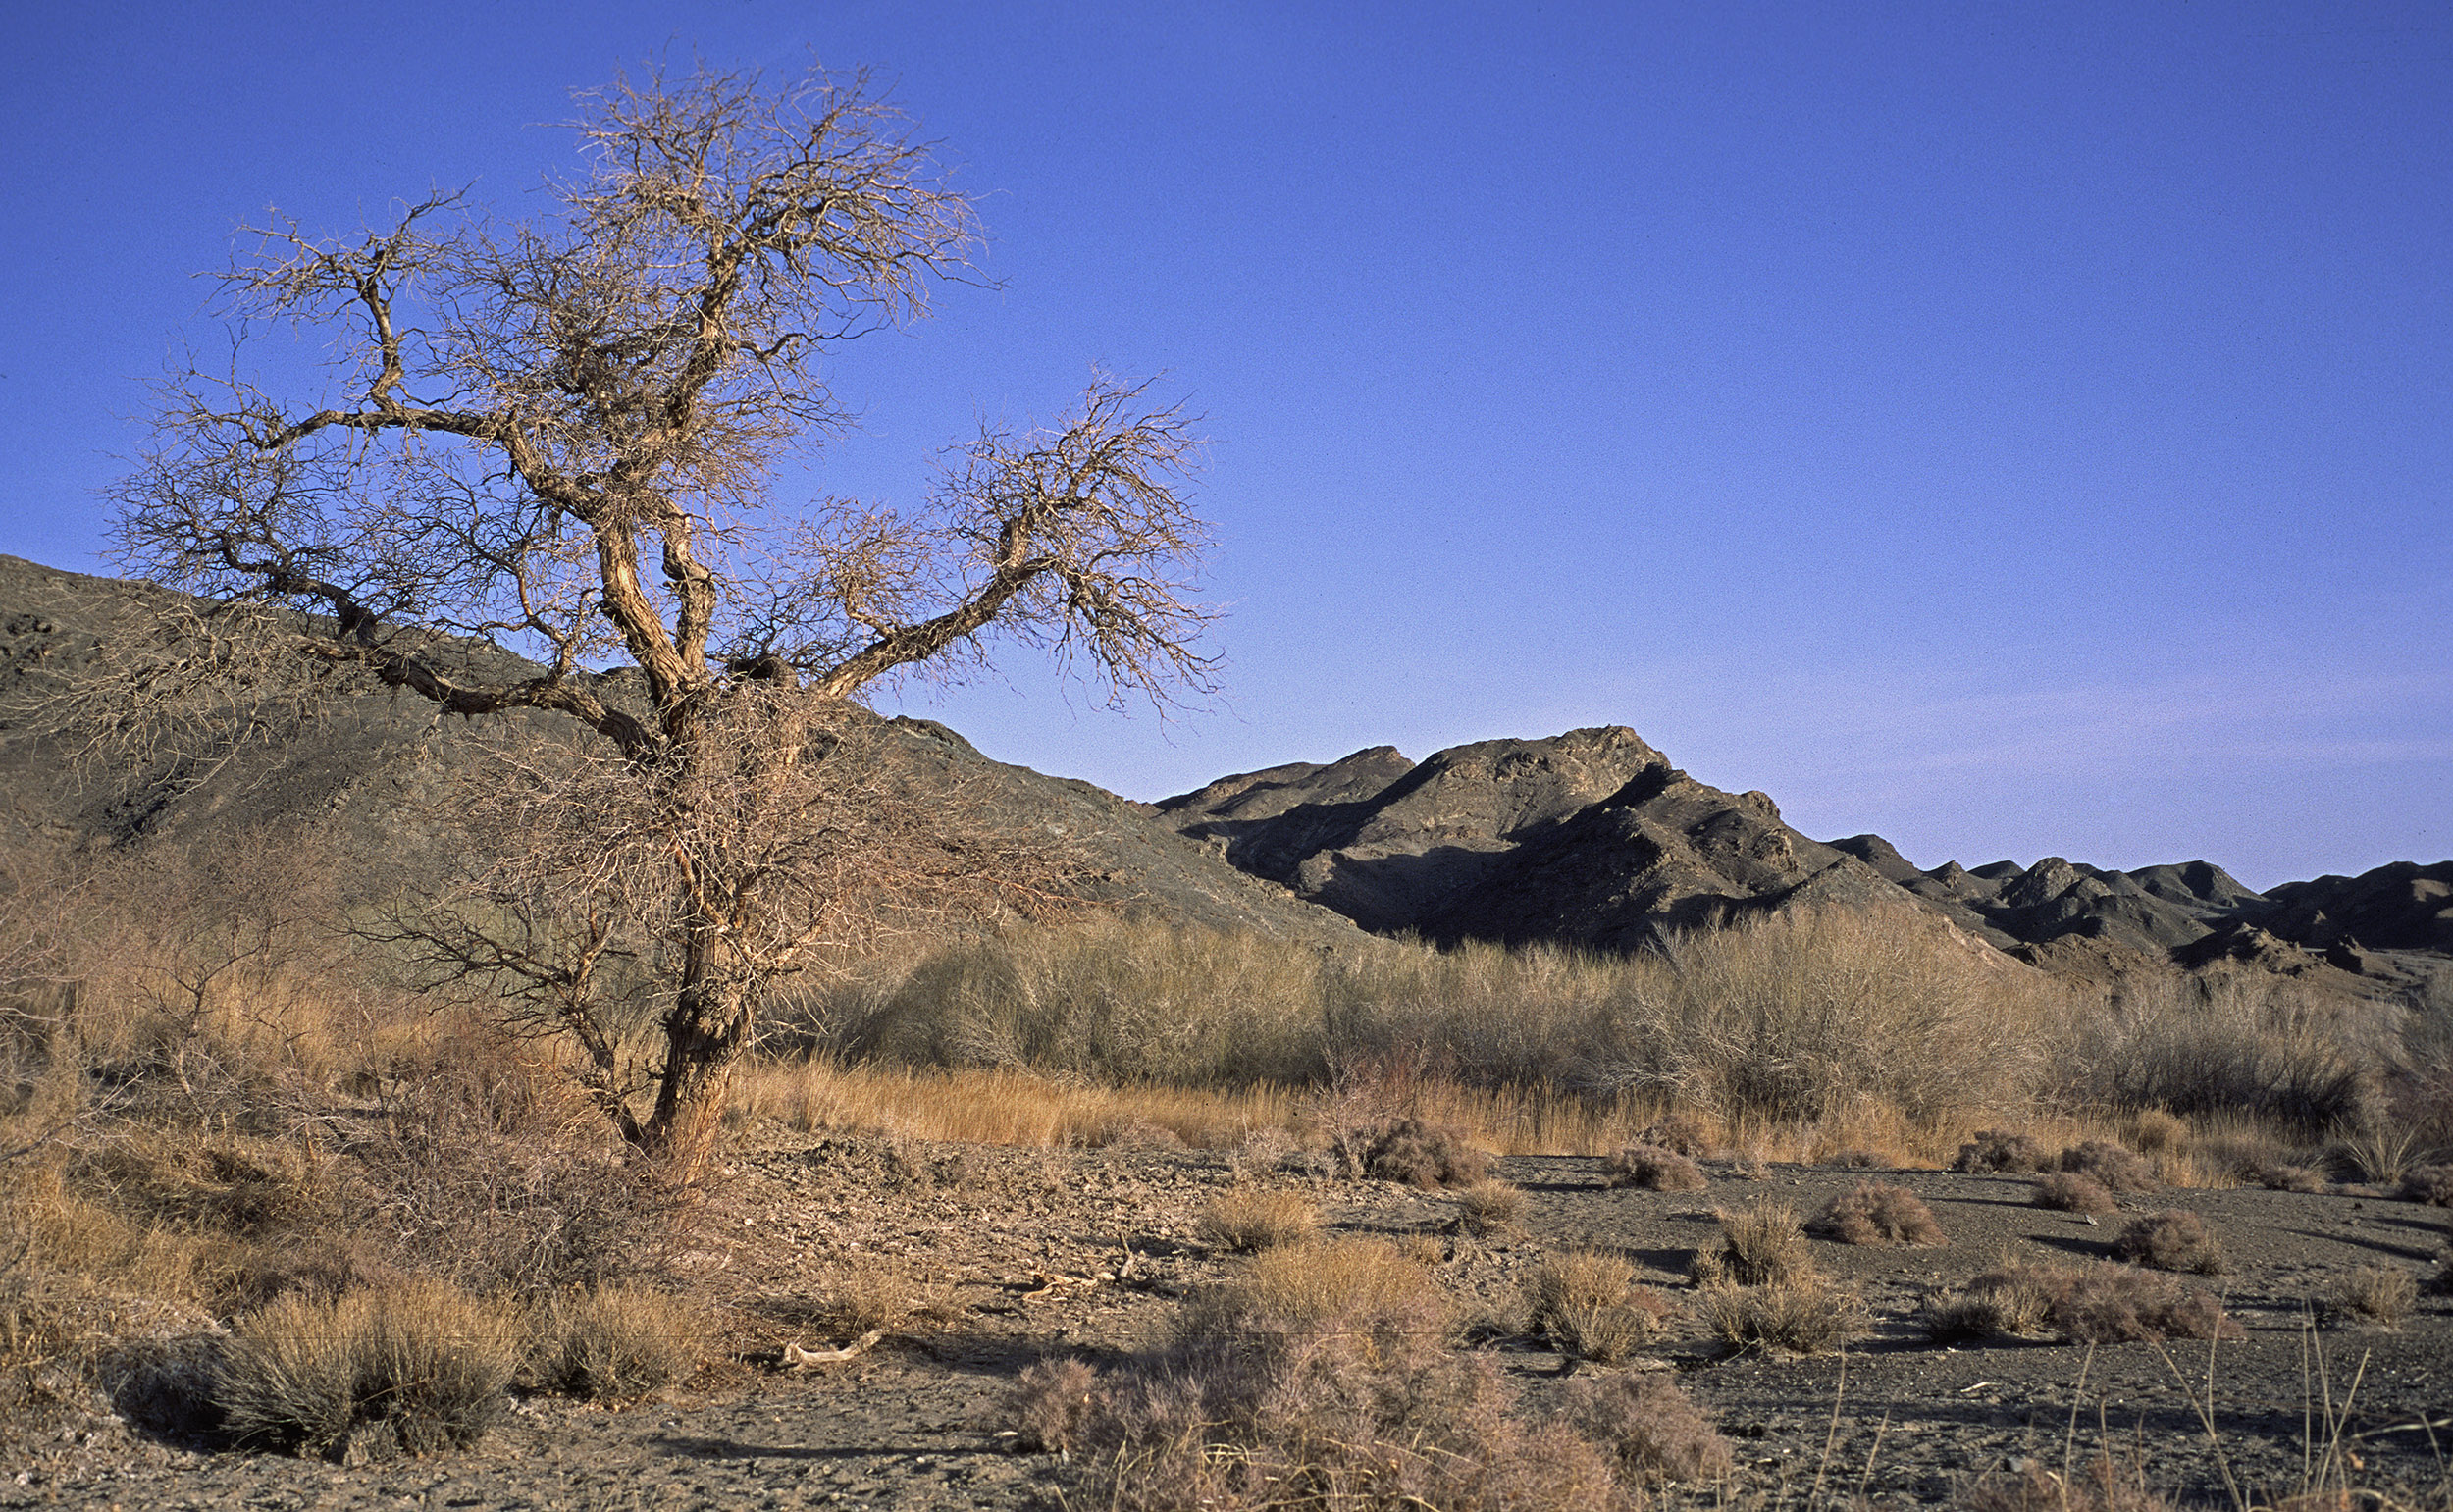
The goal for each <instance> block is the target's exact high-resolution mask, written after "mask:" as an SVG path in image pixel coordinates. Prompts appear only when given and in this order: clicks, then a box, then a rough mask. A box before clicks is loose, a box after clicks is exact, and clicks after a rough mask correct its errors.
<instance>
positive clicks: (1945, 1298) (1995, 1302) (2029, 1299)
mask: <svg viewBox="0 0 2453 1512" xmlns="http://www.w3.org/2000/svg"><path fill="white" fill-rule="evenodd" d="M2053 1295H2054V1287H2053V1280H2052V1277H2049V1276H2048V1275H2047V1274H2046V1273H2044V1272H2041V1271H2039V1270H2037V1269H2036V1268H2035V1267H2033V1266H2005V1267H2003V1268H2002V1269H2001V1270H1998V1271H1988V1272H1986V1273H1984V1274H1983V1275H1981V1276H1978V1277H1975V1278H1974V1279H1973V1280H1971V1281H1969V1282H1968V1283H1967V1284H1966V1286H1964V1287H1947V1288H1945V1289H1943V1290H1941V1291H1937V1292H1934V1293H1932V1294H1931V1295H1929V1296H1927V1297H1926V1298H1925V1302H1924V1306H1923V1308H1922V1310H1921V1313H1920V1318H1921V1321H1922V1322H1923V1324H1924V1326H1925V1332H1926V1335H1927V1336H1928V1337H1930V1338H1931V1339H1932V1340H1933V1341H1934V1342H1935V1343H1937V1344H1956V1343H1958V1342H1959V1341H1961V1340H1963V1339H1974V1338H2000V1337H2009V1338H2027V1337H2032V1336H2033V1335H2036V1334H2039V1333H2042V1332H2044V1331H2045V1330H2046V1328H2047V1327H2049V1326H2050V1323H2051V1320H2052V1313H2053Z"/></svg>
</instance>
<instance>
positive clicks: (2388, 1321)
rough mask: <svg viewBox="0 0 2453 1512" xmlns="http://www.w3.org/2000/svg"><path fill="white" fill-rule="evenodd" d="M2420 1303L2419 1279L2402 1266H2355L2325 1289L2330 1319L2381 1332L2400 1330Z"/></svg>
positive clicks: (2326, 1306)
mask: <svg viewBox="0 0 2453 1512" xmlns="http://www.w3.org/2000/svg"><path fill="white" fill-rule="evenodd" d="M2418 1301H2419V1277H2416V1276H2414V1275H2412V1274H2411V1273H2410V1272H2408V1271H2405V1270H2403V1269H2402V1268H2401V1267H2400V1266H2354V1267H2352V1268H2351V1270H2350V1271H2348V1272H2347V1273H2345V1274H2344V1275H2342V1276H2340V1277H2336V1278H2335V1279H2334V1282H2333V1284H2332V1285H2331V1286H2329V1287H2327V1288H2326V1289H2325V1293H2324V1296H2323V1306H2324V1310H2325V1312H2326V1313H2327V1315H2328V1316H2330V1317H2334V1318H2338V1319H2342V1320H2345V1321H2347V1322H2353V1323H2362V1324H2369V1325H2372V1326H2374V1327H2376V1328H2380V1329H2390V1328H2395V1327H2398V1326H2399V1325H2400V1324H2401V1322H2402V1320H2403V1319H2405V1318H2408V1317H2409V1316H2410V1314H2411V1308H2412V1307H2413V1306H2415V1305H2416V1304H2417V1303H2418Z"/></svg>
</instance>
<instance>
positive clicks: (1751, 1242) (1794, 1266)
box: [1696, 1198, 1814, 1286]
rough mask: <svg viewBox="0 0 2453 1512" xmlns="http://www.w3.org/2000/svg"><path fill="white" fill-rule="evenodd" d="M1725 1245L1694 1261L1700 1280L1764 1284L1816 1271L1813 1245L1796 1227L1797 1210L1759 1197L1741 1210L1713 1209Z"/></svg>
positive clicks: (1803, 1232)
mask: <svg viewBox="0 0 2453 1512" xmlns="http://www.w3.org/2000/svg"><path fill="white" fill-rule="evenodd" d="M1712 1216H1713V1217H1714V1218H1716V1219H1718V1220H1720V1230H1721V1247H1720V1249H1719V1250H1718V1251H1717V1252H1712V1251H1706V1252H1705V1253H1703V1254H1701V1255H1699V1256H1697V1257H1696V1278H1697V1279H1698V1280H1705V1281H1711V1280H1723V1279H1725V1280H1730V1281H1735V1282H1736V1283H1737V1284H1739V1285H1741V1286H1761V1285H1766V1284H1768V1283H1770V1282H1773V1281H1785V1280H1789V1279H1792V1278H1794V1277H1806V1276H1811V1275H1813V1274H1814V1251H1813V1247H1812V1246H1811V1245H1809V1244H1808V1243H1807V1242H1806V1238H1805V1230H1804V1229H1802V1228H1801V1227H1800V1226H1799V1225H1798V1213H1797V1209H1795V1208H1792V1207H1790V1206H1789V1205H1788V1204H1786V1203H1782V1202H1773V1201H1771V1200H1770V1199H1768V1198H1766V1199H1761V1200H1758V1201H1756V1202H1755V1203H1753V1204H1752V1205H1750V1206H1748V1207H1747V1208H1744V1209H1741V1210H1740V1211H1738V1212H1734V1213H1733V1212H1730V1211H1729V1210H1727V1209H1725V1208H1714V1209H1713V1210H1712Z"/></svg>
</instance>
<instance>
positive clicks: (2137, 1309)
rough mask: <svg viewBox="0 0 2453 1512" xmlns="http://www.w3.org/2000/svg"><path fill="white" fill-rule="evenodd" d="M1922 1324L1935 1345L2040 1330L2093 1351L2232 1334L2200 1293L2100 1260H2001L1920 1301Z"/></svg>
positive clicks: (2025, 1334)
mask: <svg viewBox="0 0 2453 1512" xmlns="http://www.w3.org/2000/svg"><path fill="white" fill-rule="evenodd" d="M1921 1318H1922V1321H1923V1323H1924V1326H1925V1331H1926V1333H1927V1334H1928V1335H1929V1336H1931V1337H1932V1338H1933V1339H1934V1341H1935V1342H1937V1343H1956V1342H1957V1341H1959V1340H1962V1339H1970V1338H1988V1337H2010V1338H2033V1337H2036V1336H2038V1335H2040V1334H2043V1333H2045V1332H2047V1331H2051V1332H2055V1333H2059V1334H2060V1335H2062V1337H2064V1338H2067V1339H2070V1340H2072V1341H2074V1342H2078V1343H2096V1344H2109V1343H2122V1342H2133V1341H2134V1342H2146V1343H2153V1342H2156V1341H2159V1340H2162V1339H2166V1338H2218V1337H2221V1338H2231V1337H2237V1336H2238V1334H2239V1329H2238V1326H2237V1325H2235V1324H2233V1323H2232V1322H2231V1321H2230V1320H2229V1319H2227V1318H2226V1317H2224V1316H2223V1310H2222V1306H2221V1304H2220V1303H2218V1302H2217V1301H2216V1299H2215V1297H2214V1296H2213V1294H2211V1293H2209V1292H2207V1291H2206V1290H2204V1289H2203V1288H2200V1287H2193V1286H2189V1285H2186V1284H2184V1283H2183V1282H2181V1281H2179V1280H2178V1279H2176V1278H2174V1277H2170V1276H2166V1275H2163V1274H2160V1273H2157V1272H2152V1271H2140V1270H2137V1269H2135V1268H2133V1267H2129V1266H2122V1265H2113V1264H2109V1263H2106V1262H2103V1261H2098V1262H2096V1263H2094V1264H2092V1265H2088V1266H2083V1267H2080V1266H2039V1265H2030V1264H2026V1263H2023V1262H2009V1261H2006V1262H2005V1263H2004V1264H2003V1265H2001V1266H1999V1267H1997V1268H1996V1269H1994V1270H1991V1271H1988V1272H1985V1273H1984V1274H1982V1275H1980V1276H1978V1277H1975V1278H1974V1279H1972V1280H1970V1281H1969V1282H1968V1283H1967V1284H1966V1285H1965V1286H1964V1287H1959V1288H1950V1289H1946V1290H1942V1291H1938V1292H1935V1293H1934V1294H1932V1295H1931V1296H1929V1297H1927V1299H1926V1301H1925V1305H1924V1308H1923V1311H1922V1314H1921Z"/></svg>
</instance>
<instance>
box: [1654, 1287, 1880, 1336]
mask: <svg viewBox="0 0 2453 1512" xmlns="http://www.w3.org/2000/svg"><path fill="white" fill-rule="evenodd" d="M1696 1310H1697V1311H1698V1312H1700V1313H1701V1314H1702V1317H1703V1321H1704V1322H1705V1323H1706V1324H1707V1325H1709V1326H1710V1328H1711V1330H1712V1332H1713V1333H1714V1334H1715V1335H1717V1336H1718V1337H1719V1338H1721V1339H1722V1340H1723V1341H1725V1342H1727V1343H1730V1344H1733V1345H1736V1346H1737V1347H1739V1348H1742V1349H1743V1348H1747V1347H1748V1346H1752V1345H1761V1346H1765V1347H1769V1348H1773V1349H1781V1350H1786V1351H1788V1352H1789V1353H1791V1354H1821V1353H1823V1352H1825V1351H1827V1350H1832V1349H1837V1348H1839V1347H1840V1346H1841V1345H1843V1344H1846V1343H1848V1342H1849V1341H1850V1340H1851V1339H1853V1338H1855V1337H1856V1336H1857V1335H1858V1334H1860V1333H1862V1332H1864V1331H1865V1327H1866V1322H1867V1319H1866V1312H1865V1304H1864V1302H1863V1301H1862V1300H1861V1299H1860V1298H1859V1297H1858V1296H1857V1295H1856V1293H1855V1292H1853V1291H1849V1290H1846V1289H1844V1288H1841V1287H1838V1286H1834V1285H1833V1284H1832V1283H1831V1282H1830V1281H1828V1280H1825V1279H1824V1278H1823V1277H1820V1276H1816V1275H1813V1274H1812V1273H1810V1272H1809V1273H1806V1274H1803V1275H1798V1276H1791V1277H1786V1278H1783V1279H1780V1280H1775V1281H1770V1282H1767V1283H1765V1284H1763V1285H1759V1286H1743V1285H1733V1284H1731V1283H1730V1282H1728V1281H1725V1280H1722V1281H1713V1282H1709V1283H1707V1284H1705V1285H1704V1286H1702V1287H1701V1288H1699V1289H1698V1290H1697V1291H1696Z"/></svg>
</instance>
